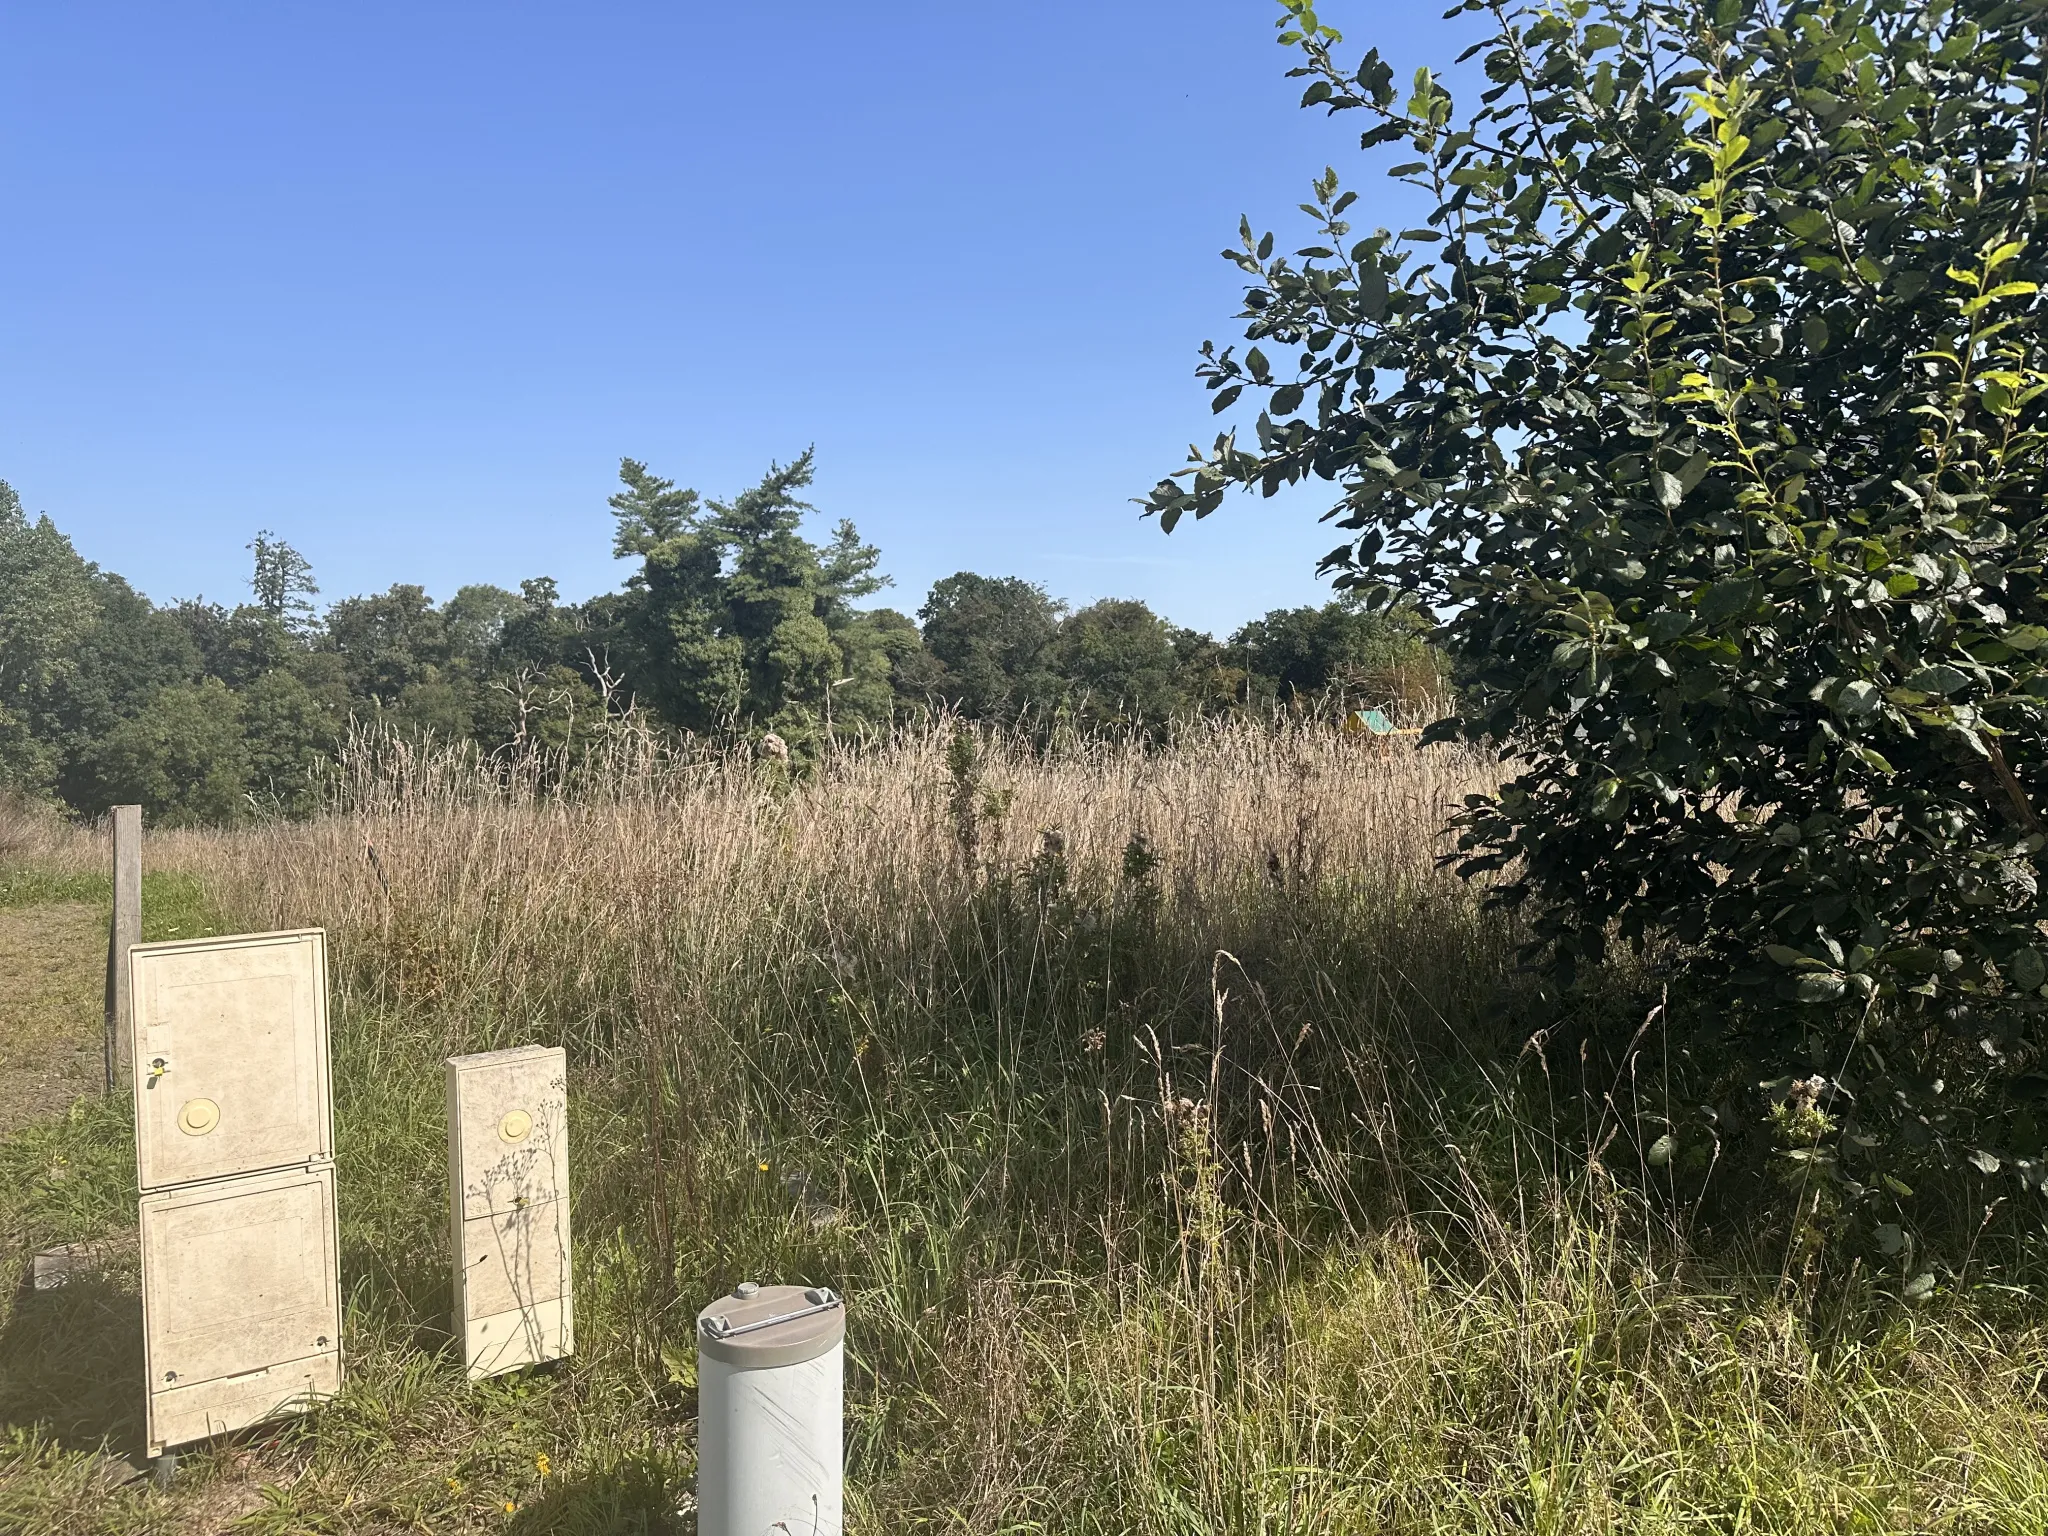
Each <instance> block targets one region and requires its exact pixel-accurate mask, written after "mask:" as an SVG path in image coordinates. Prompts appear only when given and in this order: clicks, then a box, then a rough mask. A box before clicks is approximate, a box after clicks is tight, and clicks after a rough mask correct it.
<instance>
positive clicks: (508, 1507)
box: [505, 1499, 519, 1515]
mask: <svg viewBox="0 0 2048 1536" xmlns="http://www.w3.org/2000/svg"><path fill="white" fill-rule="evenodd" d="M505 1513H506V1514H508V1515H516V1514H518V1513H519V1506H518V1505H517V1504H514V1503H513V1502H512V1501H511V1500H510V1499H507V1500H506V1501H505Z"/></svg>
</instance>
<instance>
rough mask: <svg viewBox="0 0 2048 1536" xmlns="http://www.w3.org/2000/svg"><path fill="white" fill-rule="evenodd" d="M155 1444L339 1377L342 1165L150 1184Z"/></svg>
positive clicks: (145, 1222) (313, 1391)
mask: <svg viewBox="0 0 2048 1536" xmlns="http://www.w3.org/2000/svg"><path fill="white" fill-rule="evenodd" d="M141 1217H142V1290H143V1297H144V1302H143V1341H144V1345H143V1349H144V1359H145V1362H146V1368H147V1370H148V1373H149V1442H150V1454H151V1455H159V1454H161V1453H162V1452H163V1451H164V1449H165V1448H166V1447H168V1446H173V1445H182V1444H184V1443H185V1442H186V1441H189V1440H202V1439H205V1438H207V1437H208V1436H211V1435H219V1434H225V1433H227V1432H228V1431H230V1430H236V1429H241V1428H243V1427H245V1426H246V1425H250V1424H255V1423H259V1422H260V1421H262V1420H264V1419H268V1418H273V1417H276V1416H277V1415H279V1414H284V1413H291V1412H294V1411H297V1410H299V1409H302V1408H305V1407H308V1406H310V1405H311V1404H312V1403H313V1402H314V1401H316V1400H318V1399H319V1398H322V1397H326V1396H330V1395H332V1394H333V1393H334V1392H336V1391H338V1390H339V1389H340V1387H341V1289H340V1286H339V1285H338V1284H337V1277H336V1265H335V1235H334V1234H335V1228H334V1169H333V1168H332V1167H331V1166H329V1165H322V1166H320V1167H316V1168H308V1169H298V1170H293V1171H290V1172H284V1173H265V1174H257V1175H254V1176H252V1177H246V1178H234V1179H220V1180H216V1181H213V1182H210V1183H206V1184H198V1185H193V1186H191V1187H189V1188H185V1189H173V1190H159V1191H155V1192H153V1193H150V1194H146V1195H144V1196H143V1197H142V1202H141Z"/></svg>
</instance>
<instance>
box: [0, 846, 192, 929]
mask: <svg viewBox="0 0 2048 1536" xmlns="http://www.w3.org/2000/svg"><path fill="white" fill-rule="evenodd" d="M113 900H114V882H113V877H112V876H110V875H107V874H104V873H101V874H81V873H79V872H77V871H75V870H74V871H58V870H49V869H41V868H37V867H35V866H32V865H24V864H16V865H0V909H5V908H24V907H42V906H51V905H54V904H56V903H59V902H89V903H91V904H93V905H95V906H100V907H110V906H112V904H113ZM227 931H228V927H227V924H226V920H225V919H224V918H223V917H222V916H221V914H220V913H219V912H217V911H216V910H215V909H214V908H213V906H212V905H211V903H210V902H209V901H208V899H207V895H206V889H205V887H204V886H203V885H202V884H201V883H200V881H199V880H198V879H197V878H196V877H195V876H193V875H191V874H188V873H186V872H184V871H182V870H169V869H153V870H148V871H146V872H145V873H144V874H143V877H142V939H143V942H144V943H145V944H155V943H159V942H161V941H163V940H165V939H195V938H208V937H210V936H212V935H214V934H220V933H226V932H227Z"/></svg>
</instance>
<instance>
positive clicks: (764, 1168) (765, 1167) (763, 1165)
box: [761, 1159, 768, 1173]
mask: <svg viewBox="0 0 2048 1536" xmlns="http://www.w3.org/2000/svg"><path fill="white" fill-rule="evenodd" d="M761 1171H762V1172H763V1173H766V1172H767V1171H768V1163H767V1160H766V1159H763V1160H762V1162H761Z"/></svg>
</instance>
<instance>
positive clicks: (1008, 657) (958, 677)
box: [918, 571, 1066, 722]
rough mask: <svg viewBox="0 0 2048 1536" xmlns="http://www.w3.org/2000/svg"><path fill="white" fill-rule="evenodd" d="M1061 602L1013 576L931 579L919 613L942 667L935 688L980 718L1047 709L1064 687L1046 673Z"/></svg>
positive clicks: (1049, 670)
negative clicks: (928, 590)
mask: <svg viewBox="0 0 2048 1536" xmlns="http://www.w3.org/2000/svg"><path fill="white" fill-rule="evenodd" d="M1065 611H1066V610H1065V606H1064V605H1063V604H1061V603H1059V602H1056V601H1054V599H1053V598H1052V597H1050V596H1049V595H1048V594H1047V593H1046V590H1045V588H1043V587H1041V586H1038V585H1036V584H1035V583H1032V582H1028V581H1025V580H1024V579H1023V578H1021V577H1018V576H978V575H976V574H975V573H974V572H972V571H957V572H955V573H954V574H953V575H951V576H947V577H944V578H942V579H940V580H938V581H935V582H933V583H932V589H931V593H930V595H929V596H927V597H926V599H925V602H924V606H923V607H922V608H920V609H918V617H919V618H920V619H921V620H923V622H924V643H925V647H926V649H928V650H929V651H930V652H931V654H932V656H933V658H934V659H935V660H936V661H937V662H938V663H939V664H940V666H941V667H942V668H943V671H942V672H941V673H939V674H938V675H937V676H935V677H934V678H933V679H932V684H933V686H934V687H935V689H936V690H937V691H938V692H939V693H940V694H941V695H942V696H943V697H944V698H945V699H946V700H947V702H949V703H951V704H954V705H956V706H957V707H958V708H960V709H961V710H962V711H964V712H965V713H967V714H969V715H972V716H973V717H975V718H976V719H981V720H998V721H1012V722H1013V721H1016V720H1018V719H1021V718H1022V717H1024V716H1025V715H1027V714H1029V713H1032V712H1034V711H1036V712H1040V713H1047V712H1050V711H1051V710H1052V709H1053V708H1055V707H1056V706H1057V705H1058V703H1059V700H1060V697H1061V694H1062V692H1063V689H1062V685H1061V680H1060V678H1059V675H1058V674H1057V673H1056V672H1055V671H1054V670H1053V645H1054V642H1055V641H1057V640H1058V638H1059V632H1060V619H1061V618H1062V617H1063V616H1064V614H1065Z"/></svg>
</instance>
